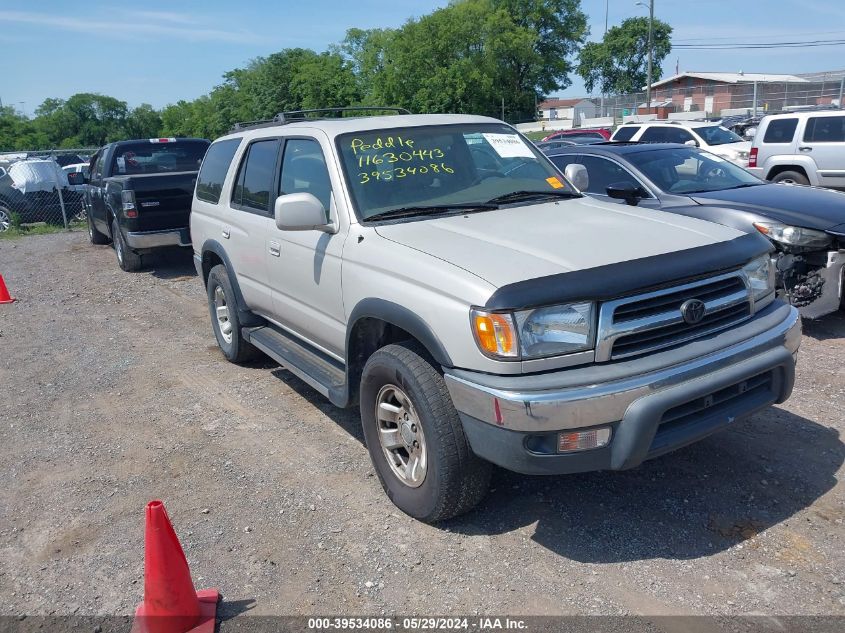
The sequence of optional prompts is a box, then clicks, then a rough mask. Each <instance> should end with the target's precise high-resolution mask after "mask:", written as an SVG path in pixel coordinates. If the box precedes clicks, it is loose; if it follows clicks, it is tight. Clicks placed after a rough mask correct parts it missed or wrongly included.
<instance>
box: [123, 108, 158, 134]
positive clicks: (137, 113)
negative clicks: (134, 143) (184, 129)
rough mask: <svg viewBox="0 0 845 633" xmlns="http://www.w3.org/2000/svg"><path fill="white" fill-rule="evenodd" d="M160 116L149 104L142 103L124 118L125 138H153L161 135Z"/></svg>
mask: <svg viewBox="0 0 845 633" xmlns="http://www.w3.org/2000/svg"><path fill="white" fill-rule="evenodd" d="M161 125H162V123H161V115H160V114H159V113H158V111H157V110H155V109H154V108H153V107H152V106H151V105H150V104H148V103H142V104H141V105H139V106H138V107H137V108H134V109H132V110H131V111H130V112H129V114H128V115H127V116H126V136H127V137H129V138H154V137H157V136H158V135H159V134H160V133H161Z"/></svg>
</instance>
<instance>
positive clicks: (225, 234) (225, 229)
mask: <svg viewBox="0 0 845 633" xmlns="http://www.w3.org/2000/svg"><path fill="white" fill-rule="evenodd" d="M222 233H223V237H225V238H226V239H227V240H228V239H229V235H231V233H232V229H230V228H229V227H228V226H224V227H223V231H222Z"/></svg>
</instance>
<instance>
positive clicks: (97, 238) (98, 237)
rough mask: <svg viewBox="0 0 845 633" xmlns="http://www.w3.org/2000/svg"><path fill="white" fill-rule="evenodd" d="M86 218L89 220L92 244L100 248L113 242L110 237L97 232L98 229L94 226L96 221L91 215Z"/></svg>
mask: <svg viewBox="0 0 845 633" xmlns="http://www.w3.org/2000/svg"><path fill="white" fill-rule="evenodd" d="M85 218H86V219H87V220H88V240H89V241H90V242H91V243H92V244H96V245H98V246H100V245H102V244H108V243H109V242H110V241H111V240H110V239H109V236H108V235H103V234H102V233H100V232H99V231H98V230H97V228H96V227H95V226H94V221H93V220H92V219H91V216H90V215H88V214H87V213H86V214H85Z"/></svg>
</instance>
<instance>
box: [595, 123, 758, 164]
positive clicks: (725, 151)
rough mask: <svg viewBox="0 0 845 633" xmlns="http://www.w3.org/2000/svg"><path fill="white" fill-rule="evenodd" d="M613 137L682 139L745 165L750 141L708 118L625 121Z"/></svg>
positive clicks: (653, 139) (627, 138)
mask: <svg viewBox="0 0 845 633" xmlns="http://www.w3.org/2000/svg"><path fill="white" fill-rule="evenodd" d="M611 140H612V141H642V142H647V143H681V144H682V145H693V146H695V147H700V148H701V149H706V150H707V151H709V152H712V153H713V154H717V155H718V156H721V157H723V158H727V159H728V160H729V161H731V162H732V163H735V164H737V165H739V166H740V167H746V166H747V165H748V156H749V151H750V150H751V143H750V142H749V141H746V140H743V138H742V137H741V136H739V135H738V134H735V133H734V132H731V131H730V130H728V129H726V128H724V127H722V126H721V125H719V124H718V123H711V122H709V121H648V122H646V123H633V122H632V123H624V124H622V125H620V126H619V127H618V128H617V129H616V132H614V134H613V137H612V138H611Z"/></svg>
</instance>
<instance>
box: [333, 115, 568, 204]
mask: <svg viewBox="0 0 845 633" xmlns="http://www.w3.org/2000/svg"><path fill="white" fill-rule="evenodd" d="M337 143H338V149H339V151H340V155H341V157H342V161H343V169H344V171H345V173H346V178H347V181H348V182H349V188H350V191H351V193H352V198H353V201H354V203H355V207H356V208H357V210H358V214H359V217H360V218H361V219H367V218H370V217H373V216H376V215H381V216H386V215H387V214H388V213H390V212H392V211H402V212H406V213H407V212H411V211H412V210H414V209H420V210H429V211H430V210H433V209H441V210H448V209H451V208H455V209H464V210H466V208H472V207H473V206H475V205H477V206H478V208H479V209H484V208H496V205H498V204H504V203H509V202H519V203H522V204H525V203H526V202H533V201H534V200H536V201H538V202H541V201H544V199H546V198H553V197H563V196H565V195H567V194H569V195H573V196H575V195H578V194H577V193H575V191H574V190H573V189H572V188H571V187H570V186H569V184H568V183H567V182H566V180H564V178H563V176H561V175H560V173H559V172H558V171H557V170H556V169H555V168H554V166H553V165H552V164H551V163H549V161H548V159H546V158H545V157H544V156H543V154H542V153H540V152H539V151H538V150H537V149H536V148H535V147H533V145H532V144H531V143H529V142H526V141H525V140H524V139H523V138H522V137H521V136H520V135H519V134H517V133H516V132H514V130H513V128H511V127H508V126H506V125H502V124H495V123H491V124H486V123H482V124H449V125H437V126H424V127H410V128H394V129H380V130H367V131H362V132H353V133H349V134H343V135H340V136H338V139H337ZM511 194H518V195H516V196H512V195H511ZM491 203H495V204H491Z"/></svg>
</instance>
